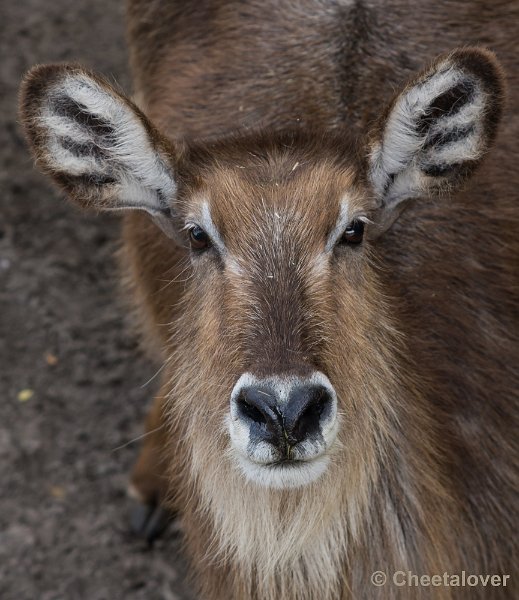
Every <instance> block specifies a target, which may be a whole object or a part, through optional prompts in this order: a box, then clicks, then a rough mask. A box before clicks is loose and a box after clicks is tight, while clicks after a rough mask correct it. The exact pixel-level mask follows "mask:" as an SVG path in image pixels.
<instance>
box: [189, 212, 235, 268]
mask: <svg viewBox="0 0 519 600" xmlns="http://www.w3.org/2000/svg"><path fill="white" fill-rule="evenodd" d="M191 224H193V225H199V226H200V227H201V228H202V229H203V230H204V231H205V232H206V233H207V234H208V235H209V237H210V238H211V241H212V243H213V244H214V245H215V246H216V248H217V249H218V251H219V252H220V253H221V254H222V256H223V255H224V254H226V253H227V248H226V247H225V244H224V243H223V240H222V236H221V235H220V232H219V231H218V229H217V228H216V225H215V224H214V221H213V219H212V217H211V209H210V208H209V203H208V202H207V200H204V201H203V202H202V204H201V211H200V213H199V214H198V215H196V216H195V215H193V216H192V217H190V218H188V220H187V223H186V225H187V226H189V225H191Z"/></svg>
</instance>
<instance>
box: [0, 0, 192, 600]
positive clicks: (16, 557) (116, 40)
mask: <svg viewBox="0 0 519 600" xmlns="http://www.w3.org/2000/svg"><path fill="white" fill-rule="evenodd" d="M0 57H1V60H0V85H1V93H0V599H1V600H61V599H66V600H75V599H87V600H118V599H125V600H133V599H135V600H137V599H146V600H155V599H157V600H158V599H166V600H170V599H178V600H180V599H181V598H182V599H184V598H188V597H189V595H188V594H187V593H186V591H185V589H183V587H182V572H183V571H184V567H183V566H182V563H181V561H180V558H179V541H178V539H177V538H176V537H175V534H174V533H173V532H169V533H167V534H166V536H165V537H164V538H163V539H161V540H159V541H158V542H157V543H156V545H155V546H154V548H153V549H151V550H149V549H148V548H147V547H146V546H145V544H144V543H143V542H140V541H138V540H135V539H133V538H131V537H130V536H129V535H128V533H127V522H128V510H129V507H130V504H129V501H128V500H127V498H126V496H125V486H126V477H127V473H128V471H129V468H130V466H131V464H132V461H133V460H134V458H135V456H136V452H137V449H138V444H129V445H127V446H124V447H122V448H120V449H116V448H118V447H120V446H122V445H124V444H126V443H127V442H129V441H130V440H132V439H134V438H136V437H138V436H139V435H140V434H141V433H142V418H143V415H144V412H145V409H146V407H147V404H148V402H149V400H150V399H151V396H152V394H153V391H154V390H153V384H150V385H148V386H146V387H144V388H143V387H142V386H143V384H144V383H145V382H146V381H148V380H149V379H150V377H152V375H153V373H154V370H155V368H154V366H153V365H151V364H150V363H149V362H148V361H147V360H146V359H145V358H144V357H143V356H142V354H141V353H140V351H139V349H138V348H137V344H136V340H135V339H134V338H132V335H131V334H130V333H129V330H128V328H127V327H126V324H125V323H124V319H123V314H124V313H123V310H122V308H121V304H120V303H119V302H118V300H117V277H116V269H115V262H114V260H113V258H112V256H113V251H114V248H115V245H116V238H117V231H118V222H117V220H115V219H113V220H112V219H108V218H97V217H90V216H86V215H83V214H80V213H78V212H77V211H75V210H73V209H72V208H70V207H69V206H68V205H67V204H66V203H65V202H64V201H63V200H61V199H59V198H58V197H57V194H56V193H55V192H54V191H53V190H51V189H50V187H49V185H48V183H47V181H46V180H44V178H43V177H41V176H40V175H39V174H37V173H36V172H35V171H34V170H33V168H32V165H31V161H30V159H29V156H28V154H27V151H26V149H25V145H24V143H23V140H22V137H21V134H20V131H19V128H18V126H17V123H16V97H17V89H18V85H19V81H20V78H21V76H22V74H23V73H24V71H26V70H27V69H28V68H29V67H30V66H31V65H33V64H35V63H43V62H49V61H64V60H68V61H79V62H82V63H84V64H86V65H88V66H90V67H92V68H94V69H95V70H97V71H99V72H102V73H104V74H106V75H108V76H109V77H111V78H112V79H114V80H116V81H117V82H118V83H120V84H121V85H122V86H123V87H124V88H125V89H127V90H128V89H129V79H128V71H127V66H126V49H125V45H124V35H123V6H122V0H114V1H112V2H106V1H104V0H89V1H86V0H77V1H76V2H68V1H67V0H54V1H53V2H47V1H45V0H23V1H21V2H20V1H18V2H17V1H15V0H4V1H3V2H2V3H1V4H0ZM20 392H21V393H20ZM31 393H32V395H31Z"/></svg>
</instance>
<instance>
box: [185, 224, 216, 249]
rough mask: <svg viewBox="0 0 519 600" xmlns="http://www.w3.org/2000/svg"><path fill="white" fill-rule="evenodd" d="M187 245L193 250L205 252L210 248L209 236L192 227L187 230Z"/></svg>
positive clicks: (196, 226) (198, 228)
mask: <svg viewBox="0 0 519 600" xmlns="http://www.w3.org/2000/svg"><path fill="white" fill-rule="evenodd" d="M189 243H190V244H191V248H192V249H193V250H206V249H207V248H209V247H210V246H211V240H210V239H209V236H208V235H207V233H206V232H205V231H204V230H203V229H202V228H201V227H199V226H198V225H194V226H193V227H191V229H190V230H189Z"/></svg>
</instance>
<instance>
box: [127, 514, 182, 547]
mask: <svg viewBox="0 0 519 600" xmlns="http://www.w3.org/2000/svg"><path fill="white" fill-rule="evenodd" d="M171 517H172V515H171V513H170V512H169V511H167V510H166V509H165V508H164V507H162V506H160V504H138V505H137V506H135V508H134V509H133V510H132V513H131V516H130V527H131V530H132V533H133V534H135V535H137V536H139V537H141V538H144V539H145V540H146V541H147V542H148V544H153V542H154V541H155V540H156V539H157V538H158V537H160V535H162V533H164V531H165V530H166V528H167V526H168V524H169V522H170V520H171Z"/></svg>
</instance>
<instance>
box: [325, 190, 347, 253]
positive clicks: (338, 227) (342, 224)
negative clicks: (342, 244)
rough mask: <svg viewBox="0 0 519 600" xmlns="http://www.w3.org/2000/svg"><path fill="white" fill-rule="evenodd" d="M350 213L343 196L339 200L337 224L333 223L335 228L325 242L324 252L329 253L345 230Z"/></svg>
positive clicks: (345, 198)
mask: <svg viewBox="0 0 519 600" xmlns="http://www.w3.org/2000/svg"><path fill="white" fill-rule="evenodd" d="M350 220H351V219H350V211H349V202H348V199H347V197H346V196H344V197H343V198H342V200H341V208H340V210H339V217H338V218H337V222H336V223H335V227H334V228H333V229H332V231H331V232H330V235H329V236H328V241H327V242H326V246H325V251H326V252H331V250H332V249H333V247H334V246H335V244H336V243H337V240H338V239H339V238H340V237H341V235H342V234H343V233H344V230H345V229H346V225H348V223H349V222H350Z"/></svg>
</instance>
